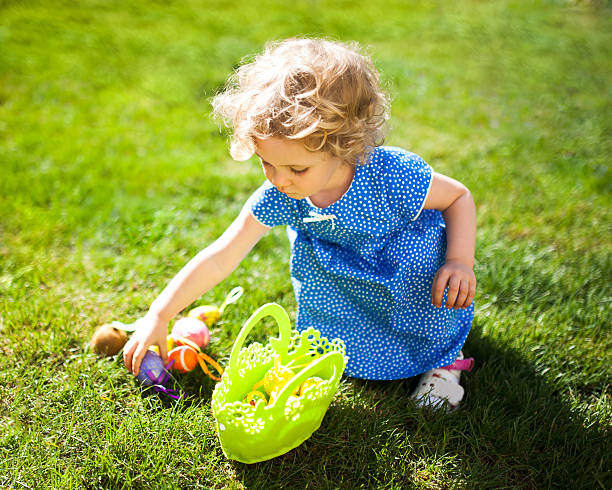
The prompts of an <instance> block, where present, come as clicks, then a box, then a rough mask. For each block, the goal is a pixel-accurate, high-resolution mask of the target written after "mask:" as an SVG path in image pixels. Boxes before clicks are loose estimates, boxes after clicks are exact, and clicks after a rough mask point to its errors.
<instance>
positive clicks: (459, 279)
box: [431, 260, 476, 308]
mask: <svg viewBox="0 0 612 490" xmlns="http://www.w3.org/2000/svg"><path fill="white" fill-rule="evenodd" d="M447 286H448V295H447V297H446V307H447V308H467V307H468V306H470V304H472V301H473V300H474V293H475V291H476V276H475V275H474V271H473V270H472V267H470V266H469V265H467V264H466V263H464V262H460V261H458V260H448V261H447V262H446V263H445V264H444V265H443V266H442V267H440V269H439V270H438V272H437V273H436V275H435V277H434V280H433V285H432V286H431V301H432V303H433V304H434V305H435V306H437V307H438V308H440V307H441V306H442V300H443V299H444V290H445V289H446V287H447Z"/></svg>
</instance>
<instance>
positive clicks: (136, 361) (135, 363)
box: [131, 344, 147, 376]
mask: <svg viewBox="0 0 612 490" xmlns="http://www.w3.org/2000/svg"><path fill="white" fill-rule="evenodd" d="M142 345H143V344H140V345H139V346H138V348H137V349H136V352H135V353H134V357H132V369H131V371H132V373H133V374H134V376H138V372H139V371H140V363H141V362H142V358H143V357H144V355H145V354H146V352H147V349H146V348H145V349H143V348H142Z"/></svg>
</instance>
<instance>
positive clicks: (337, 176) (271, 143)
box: [255, 137, 354, 202]
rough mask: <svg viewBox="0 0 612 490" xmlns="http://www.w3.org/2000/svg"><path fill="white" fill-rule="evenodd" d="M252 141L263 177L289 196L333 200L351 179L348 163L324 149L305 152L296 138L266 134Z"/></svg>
mask: <svg viewBox="0 0 612 490" xmlns="http://www.w3.org/2000/svg"><path fill="white" fill-rule="evenodd" d="M255 144H256V151H255V154H256V155H257V156H258V157H259V158H260V160H261V165H262V167H263V171H264V174H265V176H266V178H267V179H268V180H269V181H270V182H271V183H272V184H273V185H274V187H276V188H277V189H278V190H279V191H281V192H283V193H285V194H287V195H288V196H289V197H291V198H293V199H304V198H306V197H310V198H313V197H314V198H317V197H320V198H321V200H323V201H325V200H331V201H332V202H333V201H334V200H337V199H339V198H340V197H341V196H342V195H343V194H344V192H346V190H347V189H348V188H349V186H350V184H351V182H352V179H353V170H354V168H353V166H352V165H346V164H344V163H343V162H342V160H340V159H339V158H338V157H334V156H332V155H330V154H329V153H326V152H322V151H308V150H307V149H306V148H304V146H303V145H302V143H300V142H299V141H294V140H288V139H284V138H278V137H270V138H266V139H259V138H257V139H256V140H255ZM336 194H337V195H336ZM330 197H331V199H329V198H330Z"/></svg>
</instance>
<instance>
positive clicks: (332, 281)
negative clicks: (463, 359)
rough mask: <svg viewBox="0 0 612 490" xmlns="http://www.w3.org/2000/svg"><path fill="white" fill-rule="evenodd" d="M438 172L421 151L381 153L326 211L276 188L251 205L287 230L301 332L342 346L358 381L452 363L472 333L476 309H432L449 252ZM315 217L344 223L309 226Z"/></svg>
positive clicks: (412, 373)
mask: <svg viewBox="0 0 612 490" xmlns="http://www.w3.org/2000/svg"><path fill="white" fill-rule="evenodd" d="M432 175H433V171H432V169H431V167H429V165H427V164H426V163H425V162H424V161H423V160H422V159H421V158H420V157H418V156H417V155H415V154H414V153H409V152H407V151H405V150H402V149H400V148H395V147H385V146H381V147H377V148H375V149H374V150H373V151H372V153H371V155H370V159H369V161H368V162H367V164H366V165H364V166H357V167H355V177H354V179H353V182H352V184H351V187H350V188H349V190H348V191H347V192H346V194H345V195H344V196H342V198H341V199H340V200H338V201H337V202H335V203H333V204H331V205H330V206H328V207H326V208H319V207H316V206H314V205H313V204H312V203H311V202H310V200H309V199H302V200H296V199H291V198H290V197H288V196H286V195H285V194H283V193H281V192H279V191H278V190H276V189H275V188H274V187H273V186H272V184H270V182H267V181H266V182H265V183H264V184H263V185H262V186H261V187H260V188H259V189H258V190H257V191H256V192H255V193H254V194H253V195H252V196H251V197H250V198H249V201H248V203H247V206H249V207H250V209H251V211H252V213H253V215H254V216H255V218H256V219H257V220H259V221H260V222H262V223H263V224H265V225H267V226H271V227H272V226H279V225H288V228H287V232H288V235H289V240H290V243H291V261H290V269H291V281H292V284H293V288H294V291H295V295H296V299H297V303H298V314H297V322H296V327H297V328H298V330H303V329H305V328H308V327H310V326H312V327H315V328H317V329H318V330H320V331H321V332H322V334H323V335H324V336H326V337H328V338H335V337H339V338H341V339H343V340H344V341H345V343H346V346H347V355H348V356H349V362H348V365H347V368H346V374H348V375H350V376H354V377H358V378H365V379H399V378H406V377H409V376H415V375H417V374H420V373H423V372H425V371H427V370H429V369H432V368H435V367H440V366H444V365H448V364H451V363H452V362H454V360H455V359H456V357H457V355H458V353H459V351H460V350H461V347H462V346H463V343H464V342H465V339H466V337H467V335H468V332H469V330H470V326H471V323H472V318H473V315H474V305H473V304H472V305H471V306H470V308H468V309H466V310H449V309H446V308H436V307H435V306H433V305H432V303H431V284H432V281H433V277H434V275H435V273H436V271H437V270H438V269H439V268H440V266H441V265H442V264H443V263H444V257H445V252H446V233H445V225H444V220H443V218H442V214H441V213H440V212H439V211H435V210H423V209H422V208H423V204H424V202H425V199H426V197H427V194H428V192H429V186H430V184H431V179H432ZM312 212H315V213H317V214H319V215H332V214H333V215H334V216H335V218H334V219H333V220H320V221H314V222H312V221H310V222H308V220H307V222H304V218H307V217H309V216H312Z"/></svg>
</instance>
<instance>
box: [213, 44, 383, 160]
mask: <svg viewBox="0 0 612 490" xmlns="http://www.w3.org/2000/svg"><path fill="white" fill-rule="evenodd" d="M212 105H213V110H214V113H215V115H216V116H217V117H219V118H221V119H222V120H223V121H224V122H225V124H226V126H228V127H231V128H233V134H232V139H231V147H230V154H231V155H232V157H233V158H234V159H236V160H247V159H248V158H250V157H251V156H252V155H253V153H254V152H255V138H260V139H265V138H268V137H271V136H276V137H281V138H287V139H290V140H298V141H301V142H302V144H303V145H304V147H305V148H306V149H307V150H310V151H323V152H327V153H330V154H331V155H333V156H335V157H339V158H340V159H342V161H344V162H346V163H353V164H363V163H365V161H366V154H367V151H368V149H370V148H371V147H374V146H378V145H381V144H382V143H383V141H384V129H385V122H386V120H387V119H388V118H389V107H388V106H389V101H388V97H387V96H386V95H385V94H384V93H383V91H382V90H381V88H380V85H379V77H378V72H377V71H376V69H375V67H374V65H373V63H372V61H371V59H370V58H369V57H368V56H366V55H364V54H362V53H361V51H360V49H359V46H358V45H357V44H356V43H350V44H347V43H341V42H337V41H330V40H326V39H304V38H302V39H297V38H293V39H287V40H284V41H280V42H275V43H271V44H268V45H266V47H265V50H264V52H263V53H262V54H260V55H258V56H256V57H255V59H254V60H253V61H252V62H250V63H246V64H244V65H242V66H241V67H239V68H238V69H237V70H236V71H235V72H234V73H233V74H232V76H230V78H229V80H228V83H227V85H226V87H225V90H224V91H223V92H221V93H219V94H217V95H216V96H215V97H214V98H213V100H212Z"/></svg>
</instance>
